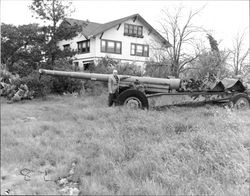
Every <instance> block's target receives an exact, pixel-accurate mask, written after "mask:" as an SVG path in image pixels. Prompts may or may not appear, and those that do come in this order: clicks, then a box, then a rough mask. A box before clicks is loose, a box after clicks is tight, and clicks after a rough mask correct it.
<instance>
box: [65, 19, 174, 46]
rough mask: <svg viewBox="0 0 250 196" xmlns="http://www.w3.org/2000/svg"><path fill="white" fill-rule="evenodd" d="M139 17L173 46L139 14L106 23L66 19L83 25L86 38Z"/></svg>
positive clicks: (162, 39)
mask: <svg viewBox="0 0 250 196" xmlns="http://www.w3.org/2000/svg"><path fill="white" fill-rule="evenodd" d="M131 18H133V19H138V20H140V21H141V22H142V23H143V24H144V25H145V26H146V27H147V28H148V29H149V30H150V31H151V33H153V34H155V35H156V36H157V37H158V38H160V40H161V41H162V42H163V43H164V44H166V45H167V46H168V47H170V46H171V44H170V43H169V42H168V41H167V40H166V39H165V38H164V37H163V36H162V35H161V34H160V33H158V31H156V30H155V29H154V28H153V27H152V26H151V25H150V24H149V23H148V22H147V21H146V20H145V19H144V18H142V17H141V16H140V15H139V14H133V15H130V16H127V17H124V18H120V19H118V20H114V21H111V22H107V23H104V24H100V23H96V22H89V21H84V20H76V19H72V18H66V19H65V21H66V22H68V23H69V24H70V25H75V24H77V25H80V26H82V34H83V35H84V36H85V37H86V38H88V39H89V38H91V37H94V36H96V35H98V34H101V33H104V32H105V31H107V30H109V29H111V28H113V27H115V26H117V25H119V24H121V23H123V22H125V21H127V20H129V19H131Z"/></svg>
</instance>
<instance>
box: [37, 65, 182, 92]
mask: <svg viewBox="0 0 250 196" xmlns="http://www.w3.org/2000/svg"><path fill="white" fill-rule="evenodd" d="M39 73H40V74H46V75H52V76H65V77H71V78H77V79H85V80H94V81H103V82H108V78H109V76H110V75H111V74H97V73H84V72H67V71H55V70H46V69H39ZM118 76H119V77H123V76H125V75H118ZM136 80H138V81H140V82H141V83H143V84H146V85H147V86H149V87H150V86H159V87H160V88H162V87H166V88H168V89H179V88H180V83H181V79H178V78H172V79H168V78H153V77H139V76H128V78H125V79H122V81H121V83H133V82H135V81H136Z"/></svg>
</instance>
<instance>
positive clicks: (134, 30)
mask: <svg viewBox="0 0 250 196" xmlns="http://www.w3.org/2000/svg"><path fill="white" fill-rule="evenodd" d="M142 29H143V27H142V26H138V25H133V24H124V35H127V36H133V37H140V38H143V35H142Z"/></svg>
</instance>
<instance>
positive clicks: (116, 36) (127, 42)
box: [96, 19, 160, 62]
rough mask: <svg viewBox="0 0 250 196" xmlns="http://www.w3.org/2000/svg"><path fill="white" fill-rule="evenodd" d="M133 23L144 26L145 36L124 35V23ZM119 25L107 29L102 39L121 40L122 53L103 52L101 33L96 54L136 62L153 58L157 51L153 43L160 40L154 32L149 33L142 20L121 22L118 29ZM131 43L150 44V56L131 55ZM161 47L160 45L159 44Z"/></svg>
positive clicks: (97, 39)
mask: <svg viewBox="0 0 250 196" xmlns="http://www.w3.org/2000/svg"><path fill="white" fill-rule="evenodd" d="M125 23H128V24H133V25H140V26H143V36H144V37H143V38H137V37H132V36H124V24H125ZM117 28H118V25H117V26H115V27H113V28H111V29H109V30H107V31H105V32H104V34H103V36H102V39H107V40H114V41H121V42H122V54H111V53H103V52H101V47H100V46H101V39H100V36H101V34H100V35H97V36H96V56H98V57H104V56H106V55H107V56H109V57H111V58H121V59H127V60H128V61H135V62H137V61H138V62H142V61H143V62H145V61H147V60H149V59H150V58H153V57H154V56H153V55H154V54H155V52H156V51H154V50H155V49H154V47H153V45H159V44H157V42H159V39H158V37H156V36H155V35H154V34H153V33H150V34H149V29H148V28H146V27H145V26H144V25H143V24H142V23H141V22H140V21H138V20H136V21H135V22H134V21H133V20H132V19H130V20H128V21H126V22H124V23H122V24H121V26H120V28H119V30H117ZM131 43H136V44H145V45H149V57H142V56H132V55H130V50H131ZM158 47H160V46H158Z"/></svg>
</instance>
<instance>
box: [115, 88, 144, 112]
mask: <svg viewBox="0 0 250 196" xmlns="http://www.w3.org/2000/svg"><path fill="white" fill-rule="evenodd" d="M117 100H118V105H125V106H127V107H129V108H133V109H138V108H140V109H148V99H147V97H146V96H145V94H144V93H143V92H141V91H138V90H135V89H128V90H125V91H123V92H122V93H121V94H119V96H118V98H117Z"/></svg>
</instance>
